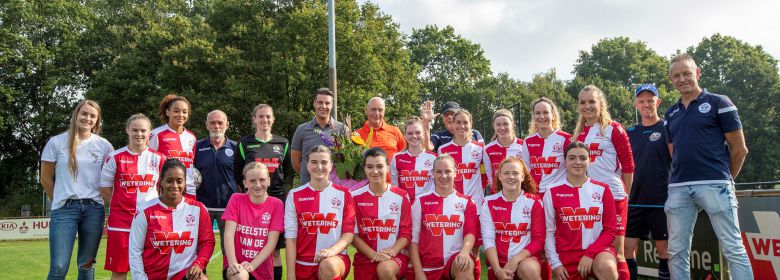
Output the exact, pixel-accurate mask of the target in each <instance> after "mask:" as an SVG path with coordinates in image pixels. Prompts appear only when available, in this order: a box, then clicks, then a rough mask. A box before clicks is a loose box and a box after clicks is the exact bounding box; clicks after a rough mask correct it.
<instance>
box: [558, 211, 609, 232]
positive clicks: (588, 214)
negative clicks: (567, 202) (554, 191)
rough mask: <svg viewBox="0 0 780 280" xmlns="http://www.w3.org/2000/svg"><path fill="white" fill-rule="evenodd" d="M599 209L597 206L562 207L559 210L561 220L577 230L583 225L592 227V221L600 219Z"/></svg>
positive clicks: (587, 227) (588, 227)
mask: <svg viewBox="0 0 780 280" xmlns="http://www.w3.org/2000/svg"><path fill="white" fill-rule="evenodd" d="M599 210H600V208H599V207H589V208H582V207H577V208H572V207H562V208H561V212H560V216H561V221H562V222H563V223H565V224H567V225H569V228H570V229H572V230H579V229H580V228H582V227H583V226H584V227H585V228H586V229H592V228H593V224H594V223H596V222H600V221H601V213H599Z"/></svg>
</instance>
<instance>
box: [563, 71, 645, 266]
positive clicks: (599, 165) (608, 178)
mask: <svg viewBox="0 0 780 280" xmlns="http://www.w3.org/2000/svg"><path fill="white" fill-rule="evenodd" d="M578 99H579V101H578V104H579V120H578V121H577V128H575V129H574V140H577V141H580V142H583V143H585V145H586V146H587V148H588V150H589V151H590V155H589V156H590V165H589V167H588V176H590V178H593V180H596V181H599V182H602V183H605V184H607V185H608V186H609V188H610V190H611V191H612V194H613V196H614V198H615V213H616V217H615V218H616V220H617V223H616V236H615V242H614V244H613V246H614V247H615V251H616V252H617V262H618V274H619V275H620V279H621V280H623V279H629V278H630V275H629V271H628V264H627V263H626V258H625V257H624V256H623V250H624V249H623V246H624V245H623V243H624V242H625V239H626V218H627V217H628V193H630V188H631V183H632V181H633V178H634V157H633V155H632V153H631V144H629V141H628V134H626V130H625V129H624V128H623V125H621V124H620V123H618V122H615V121H612V117H611V116H610V114H609V112H608V111H607V99H606V97H605V96H604V92H602V91H601V89H599V88H598V87H596V86H594V85H588V86H586V87H585V88H583V89H582V90H581V91H580V94H579V97H578Z"/></svg>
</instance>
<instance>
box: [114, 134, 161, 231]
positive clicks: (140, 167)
mask: <svg viewBox="0 0 780 280" xmlns="http://www.w3.org/2000/svg"><path fill="white" fill-rule="evenodd" d="M163 162H165V156H163V155H162V154H160V153H158V152H155V151H153V150H151V149H149V148H147V149H146V150H144V151H142V152H141V153H140V154H133V152H132V151H130V149H128V148H127V147H124V148H121V149H119V150H116V151H114V152H113V153H111V155H109V156H108V158H107V159H106V163H105V164H103V170H102V171H101V174H100V186H101V187H113V188H114V189H113V190H112V195H111V204H110V205H111V211H110V212H109V214H108V226H107V228H108V230H118V231H128V232H129V231H130V225H132V223H133V215H135V213H136V210H137V209H140V208H141V206H143V205H145V204H146V202H147V201H149V200H152V199H154V198H157V196H158V194H157V181H158V180H159V179H160V170H161V169H162V165H163Z"/></svg>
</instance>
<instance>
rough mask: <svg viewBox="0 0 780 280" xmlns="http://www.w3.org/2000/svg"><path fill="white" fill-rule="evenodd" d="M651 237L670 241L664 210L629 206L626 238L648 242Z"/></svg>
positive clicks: (661, 208)
mask: <svg viewBox="0 0 780 280" xmlns="http://www.w3.org/2000/svg"><path fill="white" fill-rule="evenodd" d="M649 236H652V237H653V240H667V239H669V233H668V231H667V230H666V213H664V208H663V207H637V206H633V205H629V206H628V227H627V228H626V237H628V238H640V239H645V240H647V239H648V237H649Z"/></svg>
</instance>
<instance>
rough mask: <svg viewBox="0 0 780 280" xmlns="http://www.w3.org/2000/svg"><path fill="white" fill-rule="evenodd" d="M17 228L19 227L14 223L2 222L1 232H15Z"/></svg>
mask: <svg viewBox="0 0 780 280" xmlns="http://www.w3.org/2000/svg"><path fill="white" fill-rule="evenodd" d="M16 227H17V225H16V223H12V222H2V223H0V230H2V231H11V230H15V229H16Z"/></svg>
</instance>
